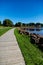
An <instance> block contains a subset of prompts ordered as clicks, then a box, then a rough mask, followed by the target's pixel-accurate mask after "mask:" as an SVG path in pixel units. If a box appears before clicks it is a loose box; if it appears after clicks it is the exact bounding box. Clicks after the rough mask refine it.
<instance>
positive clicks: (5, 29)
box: [0, 26, 12, 36]
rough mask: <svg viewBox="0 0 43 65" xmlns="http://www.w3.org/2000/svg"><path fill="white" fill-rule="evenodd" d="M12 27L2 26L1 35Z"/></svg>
mask: <svg viewBox="0 0 43 65" xmlns="http://www.w3.org/2000/svg"><path fill="white" fill-rule="evenodd" d="M11 28H12V27H2V26H0V36H1V35H3V34H4V33H5V32H7V31H8V30H9V29H11Z"/></svg>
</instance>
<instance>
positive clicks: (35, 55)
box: [14, 29, 43, 65]
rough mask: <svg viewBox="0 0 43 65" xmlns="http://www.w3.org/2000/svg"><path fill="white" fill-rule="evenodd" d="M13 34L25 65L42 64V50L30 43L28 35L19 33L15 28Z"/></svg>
mask: <svg viewBox="0 0 43 65" xmlns="http://www.w3.org/2000/svg"><path fill="white" fill-rule="evenodd" d="M14 34H15V36H16V38H17V41H18V45H19V47H20V49H21V52H22V54H23V57H24V60H25V63H26V65H43V52H41V51H40V50H39V49H38V48H37V46H36V45H33V44H31V43H30V37H29V36H27V35H21V34H19V32H18V30H17V29H15V31H14Z"/></svg>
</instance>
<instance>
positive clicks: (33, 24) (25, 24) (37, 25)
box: [15, 22, 43, 27]
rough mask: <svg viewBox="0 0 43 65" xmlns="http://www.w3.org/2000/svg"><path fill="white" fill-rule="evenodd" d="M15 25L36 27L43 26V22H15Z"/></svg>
mask: <svg viewBox="0 0 43 65" xmlns="http://www.w3.org/2000/svg"><path fill="white" fill-rule="evenodd" d="M15 26H19V27H20V26H36V27H43V23H21V22H18V23H16V24H15Z"/></svg>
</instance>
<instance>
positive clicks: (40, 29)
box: [27, 28, 43, 36]
mask: <svg viewBox="0 0 43 65" xmlns="http://www.w3.org/2000/svg"><path fill="white" fill-rule="evenodd" d="M27 31H28V32H30V33H35V34H39V35H41V36H43V28H39V29H37V28H34V29H29V30H27Z"/></svg>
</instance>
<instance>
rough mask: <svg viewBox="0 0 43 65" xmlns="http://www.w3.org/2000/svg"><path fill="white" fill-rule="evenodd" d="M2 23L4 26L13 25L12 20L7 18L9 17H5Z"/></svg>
mask: <svg viewBox="0 0 43 65" xmlns="http://www.w3.org/2000/svg"><path fill="white" fill-rule="evenodd" d="M3 25H4V26H13V22H12V21H11V20H9V19H5V20H4V21H3Z"/></svg>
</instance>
